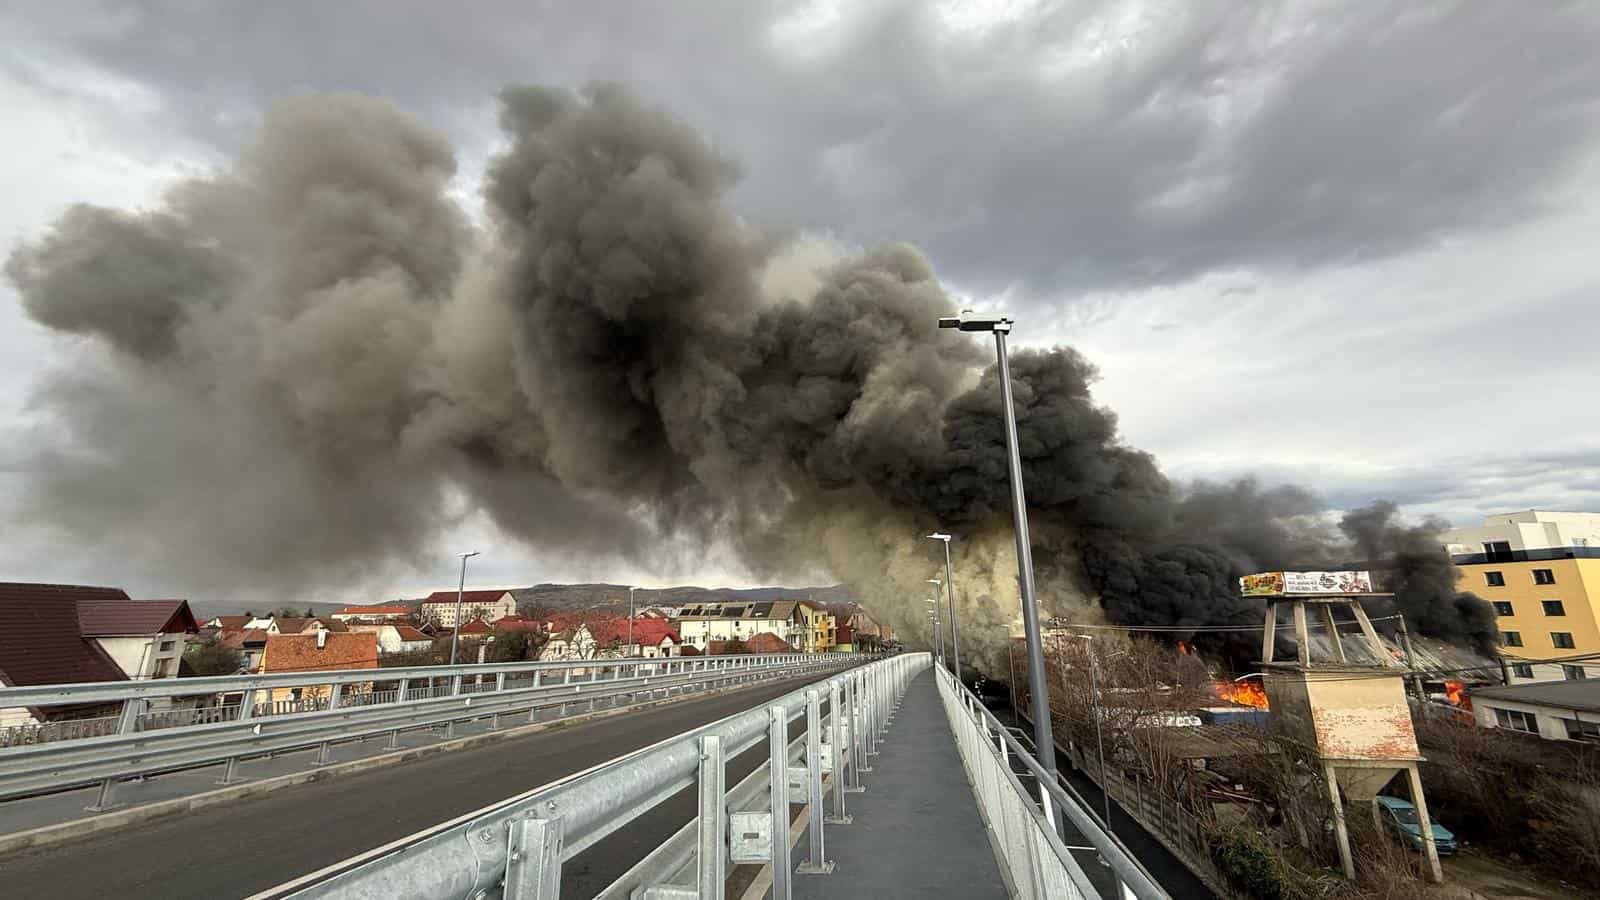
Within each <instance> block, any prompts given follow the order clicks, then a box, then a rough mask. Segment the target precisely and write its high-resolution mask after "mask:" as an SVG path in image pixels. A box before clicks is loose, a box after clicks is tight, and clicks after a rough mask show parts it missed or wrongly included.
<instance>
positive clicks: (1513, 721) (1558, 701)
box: [1472, 679, 1600, 742]
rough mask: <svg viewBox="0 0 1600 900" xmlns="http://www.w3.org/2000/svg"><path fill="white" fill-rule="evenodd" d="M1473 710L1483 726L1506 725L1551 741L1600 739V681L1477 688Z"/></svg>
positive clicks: (1597, 740)
mask: <svg viewBox="0 0 1600 900" xmlns="http://www.w3.org/2000/svg"><path fill="white" fill-rule="evenodd" d="M1472 711H1473V714H1474V715H1476V716H1477V718H1478V724H1479V725H1481V726H1483V727H1485V728H1508V729H1510V730H1512V731H1521V732H1524V733H1527V734H1536V735H1538V736H1539V737H1542V738H1544V739H1545V740H1550V741H1588V742H1600V680H1589V679H1585V680H1581V681H1551V682H1544V683H1539V684H1513V685H1508V686H1504V687H1487V688H1478V689H1476V690H1474V691H1473V692H1472Z"/></svg>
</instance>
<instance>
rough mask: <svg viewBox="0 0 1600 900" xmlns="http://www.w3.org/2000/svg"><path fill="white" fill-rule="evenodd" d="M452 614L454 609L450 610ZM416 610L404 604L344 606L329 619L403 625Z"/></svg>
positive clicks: (407, 622) (409, 620) (408, 621)
mask: <svg viewBox="0 0 1600 900" xmlns="http://www.w3.org/2000/svg"><path fill="white" fill-rule="evenodd" d="M451 611H452V612H454V608H452V609H451ZM415 614H416V610H414V609H412V608H411V607H409V606H406V605H404V604H391V605H388V606H346V607H345V608H344V609H341V610H339V611H338V612H336V613H334V614H333V615H332V616H331V617H330V618H332V619H334V620H335V621H338V622H345V623H350V622H363V623H366V624H369V625H370V624H379V623H384V622H387V623H389V624H392V625H405V624H409V623H410V622H411V617H412V616H413V615H415Z"/></svg>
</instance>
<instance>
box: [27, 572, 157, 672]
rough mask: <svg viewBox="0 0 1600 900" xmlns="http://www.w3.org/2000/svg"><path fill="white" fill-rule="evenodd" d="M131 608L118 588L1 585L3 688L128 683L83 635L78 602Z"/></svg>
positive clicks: (128, 601)
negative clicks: (86, 683)
mask: <svg viewBox="0 0 1600 900" xmlns="http://www.w3.org/2000/svg"><path fill="white" fill-rule="evenodd" d="M81 600H84V601H91V602H104V601H120V602H122V603H131V602H132V601H131V600H129V599H128V595H127V594H125V593H123V592H122V591H121V590H120V589H118V588H102V587H79V586H75V585H63V584H17V583H0V684H7V685H31V684H70V683H73V682H79V681H126V680H127V676H126V675H124V674H123V673H122V670H121V669H120V668H118V667H117V664H116V663H114V662H112V661H111V657H109V656H107V655H106V654H105V652H104V651H102V650H101V649H100V647H99V646H98V645H97V644H95V642H94V641H92V640H89V639H86V638H85V637H84V636H83V634H82V633H81V632H80V631H79V630H78V627H79V626H78V602H79V601H81Z"/></svg>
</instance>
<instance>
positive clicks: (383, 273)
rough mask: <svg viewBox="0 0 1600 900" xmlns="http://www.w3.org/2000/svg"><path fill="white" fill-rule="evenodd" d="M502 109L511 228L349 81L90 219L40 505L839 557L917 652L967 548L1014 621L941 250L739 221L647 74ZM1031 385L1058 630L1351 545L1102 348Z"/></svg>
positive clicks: (305, 572)
mask: <svg viewBox="0 0 1600 900" xmlns="http://www.w3.org/2000/svg"><path fill="white" fill-rule="evenodd" d="M501 118H502V125H503V127H504V129H505V131H506V136H507V139H508V149H507V150H506V151H505V152H504V153H502V154H501V155H500V156H499V157H498V158H497V159H496V160H495V161H494V162H493V163H492V165H491V166H490V168H489V170H488V173H487V178H486V184H485V200H486V208H487V214H488V215H487V218H488V224H487V226H486V227H485V228H484V229H482V230H479V229H474V228H472V227H471V226H470V225H469V224H467V219H466V217H465V216H464V214H463V212H462V211H461V210H460V209H459V208H458V207H457V206H456V204H455V203H453V202H452V201H451V200H450V199H449V198H448V194H447V191H446V187H447V183H448V180H449V179H450V177H451V175H452V174H453V172H454V162H453V158H452V154H451V152H450V149H449V147H448V146H447V144H446V143H445V141H444V140H443V139H442V138H441V137H440V136H438V135H436V134H434V133H433V132H431V131H429V130H428V129H426V128H424V127H422V126H421V125H419V124H417V123H416V122H414V121H413V120H411V119H410V118H408V117H407V116H406V115H404V114H402V113H401V112H399V111H397V110H395V109H393V108H392V107H390V106H389V105H387V104H385V103H382V102H379V101H375V100H371V99H367V98H362V97H352V96H336V97H318V98H305V99H298V100H293V101H289V102H286V103H283V104H281V105H279V106H278V107H276V108H275V109H274V110H273V111H272V112H271V113H269V115H268V116H267V117H266V120H265V122H264V124H263V128H262V133H261V136H260V138H259V140H258V141H257V142H256V143H255V144H254V146H253V147H252V148H251V149H250V150H249V151H248V152H246V153H245V154H243V156H242V157H241V158H240V159H239V160H238V161H237V163H236V164H235V165H234V166H233V167H232V168H231V169H229V170H228V171H225V172H221V173H217V174H216V175H214V176H212V177H209V178H205V179H199V180H196V181H193V182H190V183H187V184H184V185H182V186H180V187H179V188H177V189H176V190H174V191H173V192H172V195H171V196H170V198H169V199H168V202H167V204H166V205H165V207H164V208H162V209H160V210H156V211H152V212H144V213H125V212H119V211H113V210H106V209H101V208H96V207H88V206H84V207H78V208H76V209H73V210H71V211H69V212H68V213H67V214H66V215H65V216H63V217H62V219H61V221H60V222H59V223H58V224H57V225H56V227H55V228H54V229H53V230H52V231H51V232H49V233H48V234H45V235H43V236H42V237H41V238H39V239H38V240H37V241H35V242H33V243H31V244H28V245H25V246H23V247H21V248H20V249H19V250H18V251H17V252H16V253H15V254H14V255H13V256H12V258H11V260H10V261H9V263H8V264H7V267H6V271H7V274H8V275H9V276H10V277H11V279H12V280H13V281H14V282H15V283H16V285H17V286H18V288H19V290H20V292H21V294H22V297H23V302H24V304H25V306H26V308H27V310H28V312H29V314H30V315H31V316H32V317H33V318H34V319H35V320H36V321H38V322H40V323H42V324H44V325H47V326H49V327H51V328H54V329H56V330H58V331H61V332H66V333H73V334H79V335H84V336H87V337H88V338H90V339H92V340H93V341H95V342H97V345H98V346H100V347H103V348H104V349H105V351H106V352H103V353H98V354H93V355H90V356H89V357H88V361H87V363H86V364H85V365H84V366H82V367H80V368H78V369H76V370H74V371H73V372H72V374H71V375H70V376H62V377H59V378H57V379H56V380H54V381H53V382H52V383H50V384H48V385H46V386H45V387H44V389H43V393H42V398H43V401H44V404H45V407H46V408H47V409H49V410H51V411H52V412H53V413H54V414H55V415H56V416H57V417H58V419H59V422H60V425H61V426H62V429H63V431H64V433H65V434H66V435H67V437H68V440H66V441H65V442H64V443H63V444H62V445H60V446H57V447H53V448H51V449H50V450H49V451H48V452H47V453H45V454H41V456H40V458H39V459H37V460H36V463H37V469H38V477H37V482H36V485H35V487H36V491H35V495H34V498H33V499H34V502H35V503H36V504H37V506H38V507H39V509H40V510H41V511H43V512H47V513H48V514H49V515H50V517H51V520H52V521H54V522H56V523H57V524H59V525H61V526H62V527H65V528H67V529H70V530H71V531H73V532H75V533H76V534H78V535H80V536H83V537H86V538H89V539H91V540H95V539H98V540H105V541H112V540H120V541H124V542H129V541H131V542H132V544H133V546H131V547H128V548H127V549H128V551H129V552H135V553H138V554H140V555H141V556H142V557H145V558H149V559H152V560H156V561H160V562H165V563H168V564H171V565H175V566H177V565H181V566H182V567H183V571H184V572H185V573H186V574H188V575H189V576H190V577H191V578H195V579H199V580H202V581H204V580H210V581H211V582H212V583H214V584H217V585H227V584H237V583H239V582H241V581H253V582H257V583H270V584H275V585H280V586H285V587H303V586H306V585H309V584H314V583H317V582H319V581H326V580H330V579H334V578H339V577H344V576H349V575H352V574H359V573H360V572H361V571H362V570H363V569H364V568H365V567H367V566H371V565H374V564H377V563H380V562H383V561H385V560H389V559H393V558H408V557H415V556H416V555H418V554H419V553H420V552H421V550H422V549H423V548H424V547H425V546H426V545H427V544H428V542H429V541H431V540H432V539H433V538H435V537H436V536H437V535H438V533H439V532H440V530H441V529H442V528H445V527H447V526H449V525H450V524H451V520H450V517H449V516H448V515H445V514H442V513H441V512H440V510H441V509H449V508H458V509H482V510H485V511H487V512H488V513H489V514H490V515H491V516H492V517H493V518H494V519H495V521H496V522H497V524H498V525H499V526H500V527H501V528H502V529H503V530H505V531H506V532H508V533H510V534H513V535H517V536H519V537H521V538H523V539H526V540H528V541H530V542H533V543H536V544H538V545H540V546H543V547H546V548H549V547H571V548H577V549H582V550H596V549H598V550H604V551H608V552H621V553H624V554H627V555H631V556H633V557H634V558H636V559H639V560H641V561H644V562H646V563H648V562H649V560H650V558H651V556H650V555H651V553H652V552H654V551H653V550H652V549H651V548H652V547H653V546H655V545H656V544H658V543H659V541H658V539H659V538H661V537H664V536H665V537H671V538H673V539H674V540H676V541H678V542H679V543H681V542H683V541H689V542H691V543H694V542H711V541H721V542H724V543H727V544H729V545H731V546H734V547H736V548H737V549H738V550H739V551H740V552H741V554H742V556H743V558H744V560H745V561H746V562H747V564H748V565H749V567H750V568H751V569H752V571H753V572H755V573H757V574H768V573H782V572H793V571H800V570H802V569H804V568H814V567H825V568H827V569H829V570H831V571H833V572H834V573H835V574H837V575H838V576H839V577H841V578H843V579H845V580H846V581H847V582H849V583H851V584H852V585H853V586H855V587H856V588H857V590H858V591H860V592H861V593H862V594H863V595H864V596H866V597H867V598H868V599H870V600H872V601H873V602H874V605H875V606H876V607H877V608H878V609H880V610H885V611H887V612H888V614H889V616H890V618H891V620H893V621H894V622H895V623H896V624H898V625H900V626H901V627H902V628H909V629H911V630H912V631H914V632H920V631H922V630H923V622H922V621H921V611H922V610H923V609H924V605H923V604H922V603H921V602H920V600H921V597H922V596H923V592H924V590H925V588H926V586H925V585H924V584H923V583H922V581H923V579H925V578H927V577H928V576H929V575H931V574H933V573H934V571H935V566H934V554H935V552H936V549H937V548H936V547H934V546H932V545H930V544H929V543H928V542H926V541H919V540H918V537H919V535H922V534H925V533H926V532H927V531H928V530H930V529H932V528H934V527H944V528H947V529H953V530H955V531H957V533H958V534H959V535H961V538H962V540H961V543H960V544H959V545H958V547H957V552H958V559H959V567H960V572H959V577H958V578H957V582H958V584H957V587H958V589H959V592H960V594H961V600H962V605H963V609H964V611H963V618H964V622H965V623H966V624H967V625H968V628H969V637H970V638H972V639H979V638H983V637H998V636H999V635H1002V634H1003V633H1004V631H1005V629H1006V628H1007V627H1008V625H1009V623H1010V621H1011V619H1012V617H1013V616H1014V615H1015V611H1016V609H1017V601H1016V592H1015V586H1014V582H1013V579H1012V573H1014V571H1015V559H1014V551H1013V549H1012V547H1011V542H1010V530H1009V520H1008V504H1009V501H1008V496H1007V493H1006V491H1007V488H1006V478H1005V458H1004V447H1003V445H1002V444H1001V442H1000V441H1001V437H1000V436H1001V431H1000V409H999V391H998V385H997V383H996V374H995V371H994V368H993V366H992V365H990V363H991V362H992V351H991V349H990V348H989V347H988V346H987V345H986V344H983V343H980V342H977V341H974V340H972V339H971V338H970V337H968V336H963V335H959V334H955V333H950V332H941V331H939V330H938V329H937V328H936V321H937V319H938V317H939V316H941V315H948V314H951V313H952V312H954V304H953V302H952V301H951V299H950V298H949V297H948V296H947V295H946V294H945V292H944V291H943V289H942V288H941V287H940V285H939V283H938V281H937V279H936V278H935V276H934V274H933V272H932V270H931V268H930V267H929V265H928V264H927V262H926V261H925V260H924V259H923V258H922V257H921V256H920V255H919V254H918V253H917V252H916V251H915V250H913V249H911V248H909V247H905V246H900V245H887V246H884V247H881V248H878V249H875V250H872V251H870V252H867V253H864V254H861V255H858V256H848V255H844V254H842V253H837V252H827V251H824V250H820V249H819V246H818V245H817V244H815V243H809V242H806V241H799V242H788V243H780V242H777V241H775V240H774V239H773V238H771V237H770V236H768V235H765V234H763V233H761V232H760V231H758V230H756V229H754V228H753V227H751V226H750V225H749V224H747V223H745V222H744V221H742V220H741V219H740V218H739V217H738V216H736V215H735V214H734V213H733V212H732V211H731V210H730V209H729V207H728V205H727V204H726V202H725V198H724V195H725V193H726V192H727V191H728V190H729V189H730V188H731V187H732V186H733V184H734V183H735V181H736V178H737V175H738V170H737V167H736V166H735V165H734V164H733V163H732V162H731V161H729V160H727V159H725V158H723V157H722V156H720V155H719V154H718V153H716V152H715V151H714V150H713V149H712V148H711V147H710V146H709V145H708V144H707V142H706V141H705V140H704V138H702V137H701V136H700V135H699V134H698V133H697V132H695V131H694V130H693V129H692V128H690V127H689V126H688V125H686V124H684V123H683V122H681V121H678V120H677V119H675V118H673V117H672V116H670V115H668V114H666V113H664V112H662V111H659V110H657V109H654V108H651V107H649V106H648V105H646V104H644V103H642V102H640V101H639V100H638V99H637V98H636V97H634V96H633V95H632V94H631V93H629V92H628V91H626V90H624V89H622V88H620V87H617V86H615V85H600V86H596V87H593V88H590V89H587V90H586V91H584V92H582V93H581V94H572V93H569V92H564V91H555V90H546V89H541V88H512V89H509V90H507V91H506V92H505V93H504V94H503V96H502V115H501ZM1012 365H1013V373H1014V376H1015V380H1016V385H1015V387H1016V399H1017V405H1018V425H1019V431H1020V433H1021V438H1022V440H1021V446H1022V449H1023V453H1024V465H1025V470H1026V472H1025V474H1026V479H1027V485H1028V491H1029V501H1030V505H1031V507H1032V510H1031V514H1032V516H1033V519H1034V523H1035V534H1034V537H1035V541H1036V544H1037V545H1038V549H1037V562H1038V567H1039V573H1040V583H1041V585H1042V588H1043V593H1044V597H1045V599H1046V601H1047V602H1048V603H1049V604H1050V606H1051V607H1052V609H1054V610H1056V611H1058V612H1064V613H1068V614H1082V615H1096V616H1098V615H1104V616H1106V617H1108V618H1110V619H1111V620H1113V621H1121V622H1152V623H1161V624H1194V625H1199V624H1216V623H1229V622H1246V621H1247V620H1251V619H1252V618H1253V617H1256V616H1258V614H1259V611H1258V610H1256V609H1255V608H1253V607H1251V606H1250V605H1248V604H1245V603H1243V602H1242V601H1241V600H1240V599H1239V598H1238V597H1237V594H1236V591H1235V589H1234V583H1233V578H1234V577H1235V576H1236V575H1237V574H1238V573H1239V572H1241V571H1244V570H1248V569H1251V568H1258V567H1266V566H1272V565H1284V564H1289V563H1309V564H1321V563H1323V562H1326V561H1328V560H1331V559H1333V558H1335V557H1336V556H1337V555H1338V552H1339V550H1338V548H1339V546H1340V545H1339V542H1338V540H1337V539H1336V538H1335V536H1333V535H1332V534H1330V533H1329V531H1328V529H1327V528H1326V526H1325V525H1324V524H1322V522H1321V519H1320V518H1319V517H1318V515H1317V514H1318V513H1319V512H1320V511H1321V510H1320V506H1319V504H1317V503H1316V501H1315V500H1314V498H1312V497H1311V496H1310V495H1308V494H1306V493H1305V492H1303V491H1299V490H1297V489H1293V488H1277V489H1265V490H1264V489H1262V488H1260V487H1258V486H1257V485H1255V484H1253V483H1250V482H1241V483H1237V484H1231V485H1196V486H1193V487H1191V488H1189V489H1187V490H1186V491H1180V490H1176V489H1174V487H1173V486H1172V485H1171V484H1169V483H1168V481H1167V479H1166V478H1165V477H1164V476H1163V475H1162V474H1161V472H1160V470H1159V468H1158V467H1157V465H1156V463H1155V461H1154V460H1153V459H1152V458H1151V457H1150V456H1148V455H1147V454H1144V453H1141V452H1139V451H1136V450H1133V449H1130V448H1128V447H1126V446H1124V445H1122V443H1121V442H1120V439H1119V437H1118V434H1117V427H1116V419H1115V416H1114V415H1112V414H1111V413H1110V412H1109V411H1107V410H1105V409H1104V408H1102V407H1099V406H1096V405H1095V404H1094V402H1093V400H1092V397H1091V395H1090V384H1091V382H1092V381H1093V379H1094V370H1093V367H1092V366H1090V365H1089V363H1088V362H1086V361H1085V360H1084V359H1082V357H1080V356H1079V355H1078V354H1077V353H1076V352H1074V351H1072V350H1070V349H1065V348H1057V349H1054V350H1049V351H1027V352H1021V353H1018V354H1016V355H1015V358H1014V360H1013V363H1012ZM457 500H461V501H464V502H459V503H458V502H456V501H457ZM1419 624H1420V623H1419ZM1425 627H1427V626H1425ZM1432 627H1437V628H1439V629H1441V630H1448V628H1449V627H1450V626H1448V624H1439V625H1437V626H1432ZM974 643H975V644H977V643H982V641H981V640H975V642H974ZM993 643H996V644H998V641H994V642H993Z"/></svg>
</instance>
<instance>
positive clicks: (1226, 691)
mask: <svg viewBox="0 0 1600 900" xmlns="http://www.w3.org/2000/svg"><path fill="white" fill-rule="evenodd" d="M1211 689H1212V690H1213V691H1215V692H1216V694H1217V696H1218V697H1221V698H1222V699H1224V700H1230V701H1232V702H1234V703H1237V704H1239V705H1240V706H1253V707H1255V708H1256V709H1266V708H1267V690H1266V688H1264V687H1262V686H1261V682H1259V681H1218V682H1214V683H1213V684H1212V685H1211Z"/></svg>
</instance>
